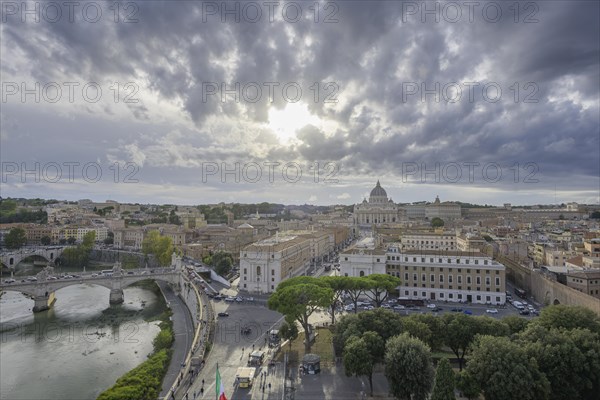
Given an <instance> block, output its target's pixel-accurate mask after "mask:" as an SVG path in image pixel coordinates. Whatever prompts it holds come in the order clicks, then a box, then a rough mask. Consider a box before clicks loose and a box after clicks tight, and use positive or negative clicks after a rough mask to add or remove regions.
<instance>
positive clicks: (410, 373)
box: [385, 333, 434, 400]
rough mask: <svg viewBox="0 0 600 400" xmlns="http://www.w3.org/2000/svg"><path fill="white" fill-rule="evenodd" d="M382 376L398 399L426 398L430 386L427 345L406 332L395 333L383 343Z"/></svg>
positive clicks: (430, 377) (430, 374)
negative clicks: (383, 368) (383, 362)
mask: <svg viewBox="0 0 600 400" xmlns="http://www.w3.org/2000/svg"><path fill="white" fill-rule="evenodd" d="M385 376H386V378H387V380H388V383H389V385H390V392H391V393H392V394H393V395H394V396H395V397H396V398H397V399H399V400H426V399H427V396H428V395H429V393H430V392H431V388H432V386H433V377H434V375H433V366H432V364H431V355H430V349H429V347H428V346H427V345H426V344H425V343H423V342H422V341H421V340H419V339H416V338H413V337H411V336H409V335H408V333H403V334H402V335H399V336H394V337H392V338H391V339H389V340H388V341H387V343H386V346H385Z"/></svg>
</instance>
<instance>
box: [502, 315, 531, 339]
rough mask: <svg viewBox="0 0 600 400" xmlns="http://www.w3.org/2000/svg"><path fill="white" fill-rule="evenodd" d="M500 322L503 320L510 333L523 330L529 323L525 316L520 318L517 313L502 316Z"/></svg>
mask: <svg viewBox="0 0 600 400" xmlns="http://www.w3.org/2000/svg"><path fill="white" fill-rule="evenodd" d="M502 322H504V323H505V324H506V326H508V331H509V333H510V334H511V335H512V334H515V333H519V332H523V331H524V330H525V328H527V325H528V324H529V320H527V319H525V318H521V317H519V316H518V315H509V316H506V317H504V318H502Z"/></svg>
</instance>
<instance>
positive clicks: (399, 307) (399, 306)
mask: <svg viewBox="0 0 600 400" xmlns="http://www.w3.org/2000/svg"><path fill="white" fill-rule="evenodd" d="M393 308H394V310H396V311H399V310H404V309H405V308H406V307H404V306H403V305H402V304H398V305H395V306H394V307H393Z"/></svg>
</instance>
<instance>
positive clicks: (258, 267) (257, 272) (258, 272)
mask: <svg viewBox="0 0 600 400" xmlns="http://www.w3.org/2000/svg"><path fill="white" fill-rule="evenodd" d="M256 275H260V265H259V266H257V267H256Z"/></svg>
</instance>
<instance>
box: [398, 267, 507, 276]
mask: <svg viewBox="0 0 600 400" xmlns="http://www.w3.org/2000/svg"><path fill="white" fill-rule="evenodd" d="M387 268H388V269H402V266H401V265H388V266H387ZM418 268H420V269H423V270H427V269H429V271H430V272H435V269H436V267H421V266H419V267H418ZM408 269H409V267H408V265H405V266H404V270H405V271H408ZM412 269H413V271H416V270H417V266H415V265H413V267H412ZM439 271H440V272H444V271H445V269H444V267H439ZM454 271H456V272H458V273H459V274H460V273H461V272H462V268H456V269H454V268H450V267H449V268H448V272H454ZM466 271H467V273H469V274H470V273H471V272H472V271H470V270H469V269H467V270H466ZM475 271H476V273H477V274H479V273H481V270H480V269H477V270H475ZM484 271H485V274H486V275H489V274H490V270H489V269H486V270H484ZM495 272H496V275H500V270H495Z"/></svg>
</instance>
